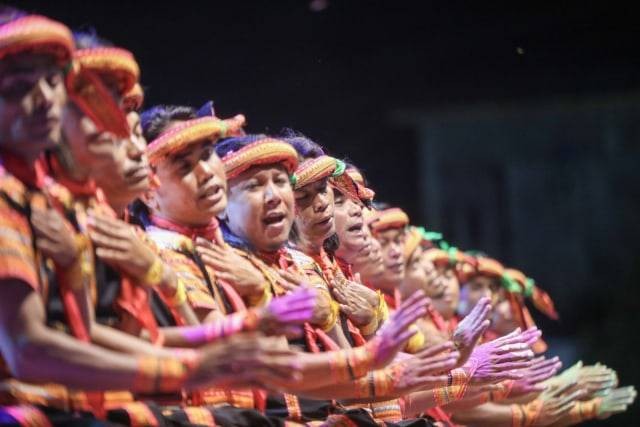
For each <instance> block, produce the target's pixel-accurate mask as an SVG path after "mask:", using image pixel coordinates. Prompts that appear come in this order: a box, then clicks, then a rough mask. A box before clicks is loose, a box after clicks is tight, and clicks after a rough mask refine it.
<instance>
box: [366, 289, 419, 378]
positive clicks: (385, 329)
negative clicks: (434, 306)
mask: <svg viewBox="0 0 640 427" xmlns="http://www.w3.org/2000/svg"><path fill="white" fill-rule="evenodd" d="M427 304H429V298H427V297H426V296H425V294H424V292H422V291H417V292H415V293H414V294H413V295H411V296H410V297H409V298H407V299H406V300H405V301H404V302H403V303H402V304H401V305H400V307H398V309H397V310H396V311H395V312H393V314H392V315H391V316H390V317H389V319H388V320H387V321H386V322H385V323H384V325H383V326H382V328H380V329H378V332H377V334H376V337H375V338H374V339H372V340H371V341H369V342H368V343H367V344H366V345H367V346H370V348H371V350H372V351H373V352H374V368H375V369H379V368H382V367H384V366H386V365H387V364H388V363H389V362H390V361H391V360H392V359H393V358H394V356H395V355H396V354H397V353H398V352H399V351H400V350H401V349H403V348H404V346H405V344H406V342H407V341H408V340H409V338H411V337H412V336H413V335H414V334H415V333H416V332H417V329H410V328H409V327H410V326H411V325H412V324H413V323H414V322H415V321H416V320H418V319H419V318H421V317H423V316H424V315H426V314H427Z"/></svg>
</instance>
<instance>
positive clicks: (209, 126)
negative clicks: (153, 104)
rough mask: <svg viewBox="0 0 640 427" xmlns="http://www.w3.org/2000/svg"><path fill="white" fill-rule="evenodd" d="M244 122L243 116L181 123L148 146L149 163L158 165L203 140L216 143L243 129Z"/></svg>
mask: <svg viewBox="0 0 640 427" xmlns="http://www.w3.org/2000/svg"><path fill="white" fill-rule="evenodd" d="M244 122H245V118H244V116H243V115H241V114H239V115H237V116H235V117H233V118H232V119H227V120H220V119H217V118H214V117H202V118H199V119H193V120H187V121H184V122H181V123H179V124H177V125H175V126H174V127H172V128H170V129H169V130H167V131H165V132H163V133H162V134H161V135H160V136H159V137H158V138H156V139H154V140H153V141H152V142H151V143H150V144H149V145H148V146H147V155H148V156H149V163H150V164H151V165H156V164H158V162H159V161H160V160H161V159H163V158H165V157H167V156H169V155H171V154H174V153H177V152H179V151H181V150H183V149H184V148H186V147H188V146H189V145H191V144H193V143H196V142H199V141H202V140H203V139H210V140H212V141H214V142H216V141H217V140H219V139H221V138H225V137H228V136H232V135H234V134H235V133H236V132H238V131H239V130H240V129H242V126H243V125H244Z"/></svg>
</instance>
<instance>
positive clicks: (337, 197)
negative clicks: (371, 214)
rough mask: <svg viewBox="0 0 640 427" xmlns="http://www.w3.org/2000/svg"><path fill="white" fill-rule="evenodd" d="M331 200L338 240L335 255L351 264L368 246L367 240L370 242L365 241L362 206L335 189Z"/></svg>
mask: <svg viewBox="0 0 640 427" xmlns="http://www.w3.org/2000/svg"><path fill="white" fill-rule="evenodd" d="M333 199H334V204H335V209H334V218H335V226H336V233H337V234H338V238H339V239H340V246H339V247H338V250H337V252H336V254H337V255H338V256H339V257H340V258H342V259H344V260H345V261H347V262H348V263H349V264H353V260H354V259H355V258H356V257H357V256H358V254H359V253H360V251H361V250H363V248H364V246H365V245H367V244H368V241H367V240H371V239H367V235H366V234H365V231H364V229H365V225H364V219H363V218H362V205H360V204H359V203H356V202H354V201H353V200H351V199H350V198H349V197H345V196H344V195H343V194H342V193H341V192H340V191H338V190H336V189H334V190H333Z"/></svg>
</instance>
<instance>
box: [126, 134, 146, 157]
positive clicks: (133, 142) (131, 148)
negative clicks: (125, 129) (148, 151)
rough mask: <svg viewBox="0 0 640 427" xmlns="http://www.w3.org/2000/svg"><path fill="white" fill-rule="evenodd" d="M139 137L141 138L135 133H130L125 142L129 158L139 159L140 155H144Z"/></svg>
mask: <svg viewBox="0 0 640 427" xmlns="http://www.w3.org/2000/svg"><path fill="white" fill-rule="evenodd" d="M140 139H141V138H139V137H137V136H135V135H131V136H130V137H129V140H128V142H127V156H128V157H129V158H130V159H131V160H136V161H139V160H140V159H142V156H143V155H144V151H145V146H144V144H143V143H142V142H141V141H140Z"/></svg>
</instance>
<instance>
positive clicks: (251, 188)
mask: <svg viewBox="0 0 640 427" xmlns="http://www.w3.org/2000/svg"><path fill="white" fill-rule="evenodd" d="M224 216H225V219H226V222H227V225H228V226H229V229H230V230H231V231H232V232H233V233H234V234H235V235H237V236H239V237H241V238H243V239H245V240H246V241H248V242H249V243H250V244H251V245H252V246H253V247H254V248H255V249H257V250H258V251H265V252H273V251H276V250H278V249H280V248H281V247H282V246H283V245H284V244H285V242H286V241H287V239H288V238H289V232H290V231H291V226H292V225H293V216H294V197H293V190H292V188H291V184H290V183H289V174H288V173H287V170H286V169H285V168H284V166H282V165H281V164H272V165H265V166H255V167H252V168H250V169H248V170H246V171H244V172H243V173H241V174H240V175H238V176H237V177H235V178H232V179H230V180H229V203H228V205H227V209H226V211H225V215H224Z"/></svg>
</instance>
